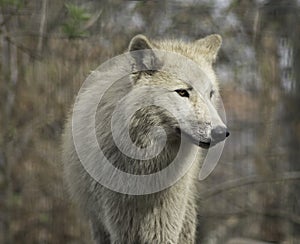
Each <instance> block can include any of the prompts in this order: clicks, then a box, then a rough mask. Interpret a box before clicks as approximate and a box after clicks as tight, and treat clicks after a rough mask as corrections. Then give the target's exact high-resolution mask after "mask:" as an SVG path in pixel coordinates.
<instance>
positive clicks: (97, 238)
mask: <svg viewBox="0 0 300 244" xmlns="http://www.w3.org/2000/svg"><path fill="white" fill-rule="evenodd" d="M90 226H91V232H92V238H93V240H94V243H95V244H110V243H111V241H110V237H109V233H108V232H107V231H106V230H105V229H104V227H103V225H102V224H101V223H100V222H99V221H97V220H91V221H90Z"/></svg>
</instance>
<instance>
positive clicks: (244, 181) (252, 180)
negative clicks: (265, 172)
mask: <svg viewBox="0 0 300 244" xmlns="http://www.w3.org/2000/svg"><path fill="white" fill-rule="evenodd" d="M291 180H300V172H287V173H283V174H281V175H275V176H274V177H273V178H271V177H268V178H264V179H263V178H261V176H257V175H253V176H248V177H244V178H240V179H235V180H231V181H228V182H224V183H222V184H220V185H217V186H215V187H213V188H211V189H208V190H206V191H203V192H202V193H200V199H202V200H206V199H208V198H210V197H213V196H215V195H218V194H220V193H222V192H225V191H229V190H232V189H235V188H239V187H243V186H246V185H252V184H261V183H271V182H277V181H291Z"/></svg>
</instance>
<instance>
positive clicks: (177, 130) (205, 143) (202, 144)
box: [176, 128, 214, 149]
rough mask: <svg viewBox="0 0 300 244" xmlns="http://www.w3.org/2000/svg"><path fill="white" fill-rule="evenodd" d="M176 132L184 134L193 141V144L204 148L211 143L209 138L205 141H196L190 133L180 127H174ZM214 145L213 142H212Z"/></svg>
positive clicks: (207, 147)
mask: <svg viewBox="0 0 300 244" xmlns="http://www.w3.org/2000/svg"><path fill="white" fill-rule="evenodd" d="M176 132H177V133H178V134H179V135H180V134H182V135H184V136H186V137H187V138H188V139H189V140H190V141H191V142H192V143H194V144H195V145H197V146H199V147H201V148H204V149H209V147H210V146H211V145H212V142H211V140H210V139H209V140H207V141H198V140H196V139H195V138H193V137H192V136H191V135H189V134H188V133H186V132H185V131H183V130H181V129H180V128H176ZM213 145H214V144H213Z"/></svg>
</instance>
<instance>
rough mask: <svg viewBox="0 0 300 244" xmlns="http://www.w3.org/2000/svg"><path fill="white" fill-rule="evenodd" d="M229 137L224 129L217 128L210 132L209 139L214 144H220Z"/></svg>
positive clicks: (221, 127)
mask: <svg viewBox="0 0 300 244" xmlns="http://www.w3.org/2000/svg"><path fill="white" fill-rule="evenodd" d="M229 135H230V133H229V131H228V130H227V128H226V127H223V126H217V127H215V128H213V129H212V130H211V139H212V141H214V142H220V141H223V140H225V138H226V137H228V136H229Z"/></svg>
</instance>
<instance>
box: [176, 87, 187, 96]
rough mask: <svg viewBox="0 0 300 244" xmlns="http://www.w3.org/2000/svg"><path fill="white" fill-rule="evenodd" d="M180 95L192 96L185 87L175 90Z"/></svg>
mask: <svg viewBox="0 0 300 244" xmlns="http://www.w3.org/2000/svg"><path fill="white" fill-rule="evenodd" d="M175 91H176V92H177V93H178V95H179V96H181V97H190V94H189V93H188V91H187V90H184V89H177V90H175Z"/></svg>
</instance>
